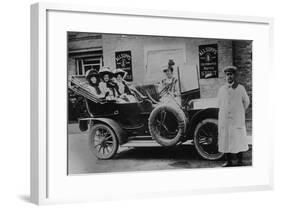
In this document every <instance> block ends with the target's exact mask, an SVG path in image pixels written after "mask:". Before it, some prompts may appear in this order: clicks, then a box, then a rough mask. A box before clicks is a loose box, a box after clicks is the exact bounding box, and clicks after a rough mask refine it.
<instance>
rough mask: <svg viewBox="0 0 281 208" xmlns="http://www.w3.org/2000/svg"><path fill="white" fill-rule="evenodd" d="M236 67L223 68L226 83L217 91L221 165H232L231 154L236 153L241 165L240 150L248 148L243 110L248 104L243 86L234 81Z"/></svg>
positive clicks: (243, 150)
mask: <svg viewBox="0 0 281 208" xmlns="http://www.w3.org/2000/svg"><path fill="white" fill-rule="evenodd" d="M236 72H237V68H236V67H235V66H227V67H225V68H224V73H225V75H226V81H227V84H226V85H223V86H222V87H221V88H220V89H219V92H218V104H219V127H218V128H219V140H218V146H219V152H222V153H225V155H226V162H225V163H224V164H223V165H222V166H223V167H229V166H233V162H232V156H233V154H237V157H238V163H237V165H239V166H242V165H243V163H242V159H243V158H242V156H243V155H242V152H245V151H247V150H248V149H249V147H248V142H247V139H246V125H245V112H246V109H247V108H248V106H249V104H250V100H249V97H248V95H247V92H246V90H245V88H244V87H243V86H242V85H240V84H238V83H237V81H236Z"/></svg>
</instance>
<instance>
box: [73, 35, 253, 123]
mask: <svg viewBox="0 0 281 208" xmlns="http://www.w3.org/2000/svg"><path fill="white" fill-rule="evenodd" d="M169 59H173V60H174V61H175V63H176V68H179V70H178V71H177V72H179V75H177V76H179V77H180V79H181V83H183V87H182V90H183V91H186V90H190V89H194V88H200V96H201V98H213V97H216V96H217V92H218V89H219V87H220V86H221V85H222V84H224V83H225V81H224V77H225V76H224V73H223V71H222V69H223V68H224V67H225V66H228V65H235V66H237V67H238V73H239V74H238V79H239V81H240V82H241V83H242V84H243V85H244V86H245V88H246V90H247V92H248V94H249V96H250V98H251V96H252V41H246V40H222V39H203V38H181V37H177V38H174V37H153V36H135V35H119V34H118V35H115V34H93V33H80V32H69V33H68V75H69V76H71V75H84V74H85V73H86V71H87V70H89V69H97V70H99V69H100V67H102V66H109V67H110V68H111V69H115V68H123V69H124V70H125V71H127V72H128V75H127V78H128V79H127V80H128V81H129V82H132V83H133V84H142V83H147V82H157V81H160V80H161V78H162V76H163V74H162V70H161V69H162V66H164V65H167V63H168V60H169ZM177 72H176V73H177ZM251 115H252V113H251V108H250V109H249V110H248V111H247V119H251Z"/></svg>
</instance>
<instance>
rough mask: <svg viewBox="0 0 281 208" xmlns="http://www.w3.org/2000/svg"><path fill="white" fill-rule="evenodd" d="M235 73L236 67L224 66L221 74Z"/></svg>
mask: <svg viewBox="0 0 281 208" xmlns="http://www.w3.org/2000/svg"><path fill="white" fill-rule="evenodd" d="M236 71H237V67H236V66H226V67H224V68H223V72H224V73H226V72H232V73H234V74H235V73H236Z"/></svg>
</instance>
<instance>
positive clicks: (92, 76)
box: [86, 69, 105, 98]
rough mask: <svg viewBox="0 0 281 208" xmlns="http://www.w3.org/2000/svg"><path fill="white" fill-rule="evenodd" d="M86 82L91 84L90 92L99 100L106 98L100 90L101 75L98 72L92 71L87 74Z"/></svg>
mask: <svg viewBox="0 0 281 208" xmlns="http://www.w3.org/2000/svg"><path fill="white" fill-rule="evenodd" d="M86 80H87V81H88V83H89V86H88V89H89V91H90V92H91V93H92V94H93V95H94V96H96V97H98V98H104V97H105V94H103V93H102V92H101V90H100V88H99V82H100V79H99V74H98V72H97V71H96V70H94V69H92V70H89V71H87V72H86Z"/></svg>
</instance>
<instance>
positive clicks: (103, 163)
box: [68, 124, 252, 174]
mask: <svg viewBox="0 0 281 208" xmlns="http://www.w3.org/2000/svg"><path fill="white" fill-rule="evenodd" d="M68 132H69V136H68V173H69V174H88V173H110V172H128V171H149V170H150V171H151V170H167V169H187V168H220V167H221V165H222V163H223V162H224V161H223V160H220V161H208V160H204V159H202V158H201V157H200V156H199V155H198V153H197V152H196V150H195V147H194V146H192V145H179V146H175V147H169V148H168V147H138V148H131V147H120V148H119V150H118V152H117V154H116V156H115V157H114V158H113V159H110V160H99V159H97V158H96V157H95V156H94V154H93V153H92V152H91V151H90V148H89V146H88V132H80V130H79V128H78V125H77V124H70V125H69V128H68ZM244 165H245V166H251V165H252V150H251V149H250V150H249V151H248V152H246V153H244Z"/></svg>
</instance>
